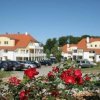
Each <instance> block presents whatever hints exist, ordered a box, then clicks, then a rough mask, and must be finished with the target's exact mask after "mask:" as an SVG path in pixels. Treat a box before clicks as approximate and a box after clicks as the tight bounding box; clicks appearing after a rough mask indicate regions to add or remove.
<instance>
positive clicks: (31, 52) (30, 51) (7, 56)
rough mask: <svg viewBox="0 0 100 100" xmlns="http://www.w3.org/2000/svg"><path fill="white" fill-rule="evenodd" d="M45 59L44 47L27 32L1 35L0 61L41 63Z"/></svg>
mask: <svg viewBox="0 0 100 100" xmlns="http://www.w3.org/2000/svg"><path fill="white" fill-rule="evenodd" d="M45 57H46V54H45V53H43V46H42V45H41V44H40V43H39V42H38V41H37V40H36V39H34V38H33V37H32V36H31V35H30V34H28V33H27V32H26V33H25V34H19V33H18V34H8V33H6V34H1V35H0V60H15V61H19V60H24V61H25V60H30V61H32V60H35V61H40V60H43V59H45Z"/></svg>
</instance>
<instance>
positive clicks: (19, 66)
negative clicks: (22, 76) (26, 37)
mask: <svg viewBox="0 0 100 100" xmlns="http://www.w3.org/2000/svg"><path fill="white" fill-rule="evenodd" d="M9 63H11V66H12V68H13V70H14V71H15V70H23V69H24V64H21V63H19V62H17V61H9Z"/></svg>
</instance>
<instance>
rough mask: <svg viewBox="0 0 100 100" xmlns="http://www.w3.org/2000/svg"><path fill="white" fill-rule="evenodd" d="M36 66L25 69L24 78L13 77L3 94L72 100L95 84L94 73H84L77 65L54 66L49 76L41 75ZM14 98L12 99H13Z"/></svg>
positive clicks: (17, 99) (18, 98)
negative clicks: (78, 93) (76, 94)
mask: <svg viewBox="0 0 100 100" xmlns="http://www.w3.org/2000/svg"><path fill="white" fill-rule="evenodd" d="M38 74H39V72H37V70H36V69H35V68H29V69H27V70H25V71H24V76H23V80H20V79H18V78H16V77H11V78H10V79H9V80H8V82H7V84H6V86H7V87H8V88H7V89H6V92H5V93H3V92H2V94H3V96H4V97H5V98H6V99H7V100H12V99H14V100H72V99H75V96H74V94H75V93H77V92H79V91H85V90H91V89H93V86H95V82H96V81H95V82H93V81H91V80H93V78H92V77H90V76H92V75H90V76H89V75H88V74H85V75H83V74H82V72H81V70H80V69H77V68H75V67H73V66H72V67H60V66H57V67H53V68H52V71H50V72H49V73H48V74H47V76H39V77H36V75H38ZM11 98H12V99H11Z"/></svg>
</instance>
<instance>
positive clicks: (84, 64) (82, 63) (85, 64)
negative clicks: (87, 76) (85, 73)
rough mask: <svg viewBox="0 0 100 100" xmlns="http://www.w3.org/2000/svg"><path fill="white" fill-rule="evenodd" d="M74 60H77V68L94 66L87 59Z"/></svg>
mask: <svg viewBox="0 0 100 100" xmlns="http://www.w3.org/2000/svg"><path fill="white" fill-rule="evenodd" d="M76 62H77V65H78V67H79V68H89V67H93V66H94V65H93V64H92V63H90V61H88V60H77V61H76Z"/></svg>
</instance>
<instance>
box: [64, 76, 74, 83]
mask: <svg viewBox="0 0 100 100" xmlns="http://www.w3.org/2000/svg"><path fill="white" fill-rule="evenodd" d="M64 81H65V83H66V84H75V79H74V77H73V76H66V78H65V79H64Z"/></svg>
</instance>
